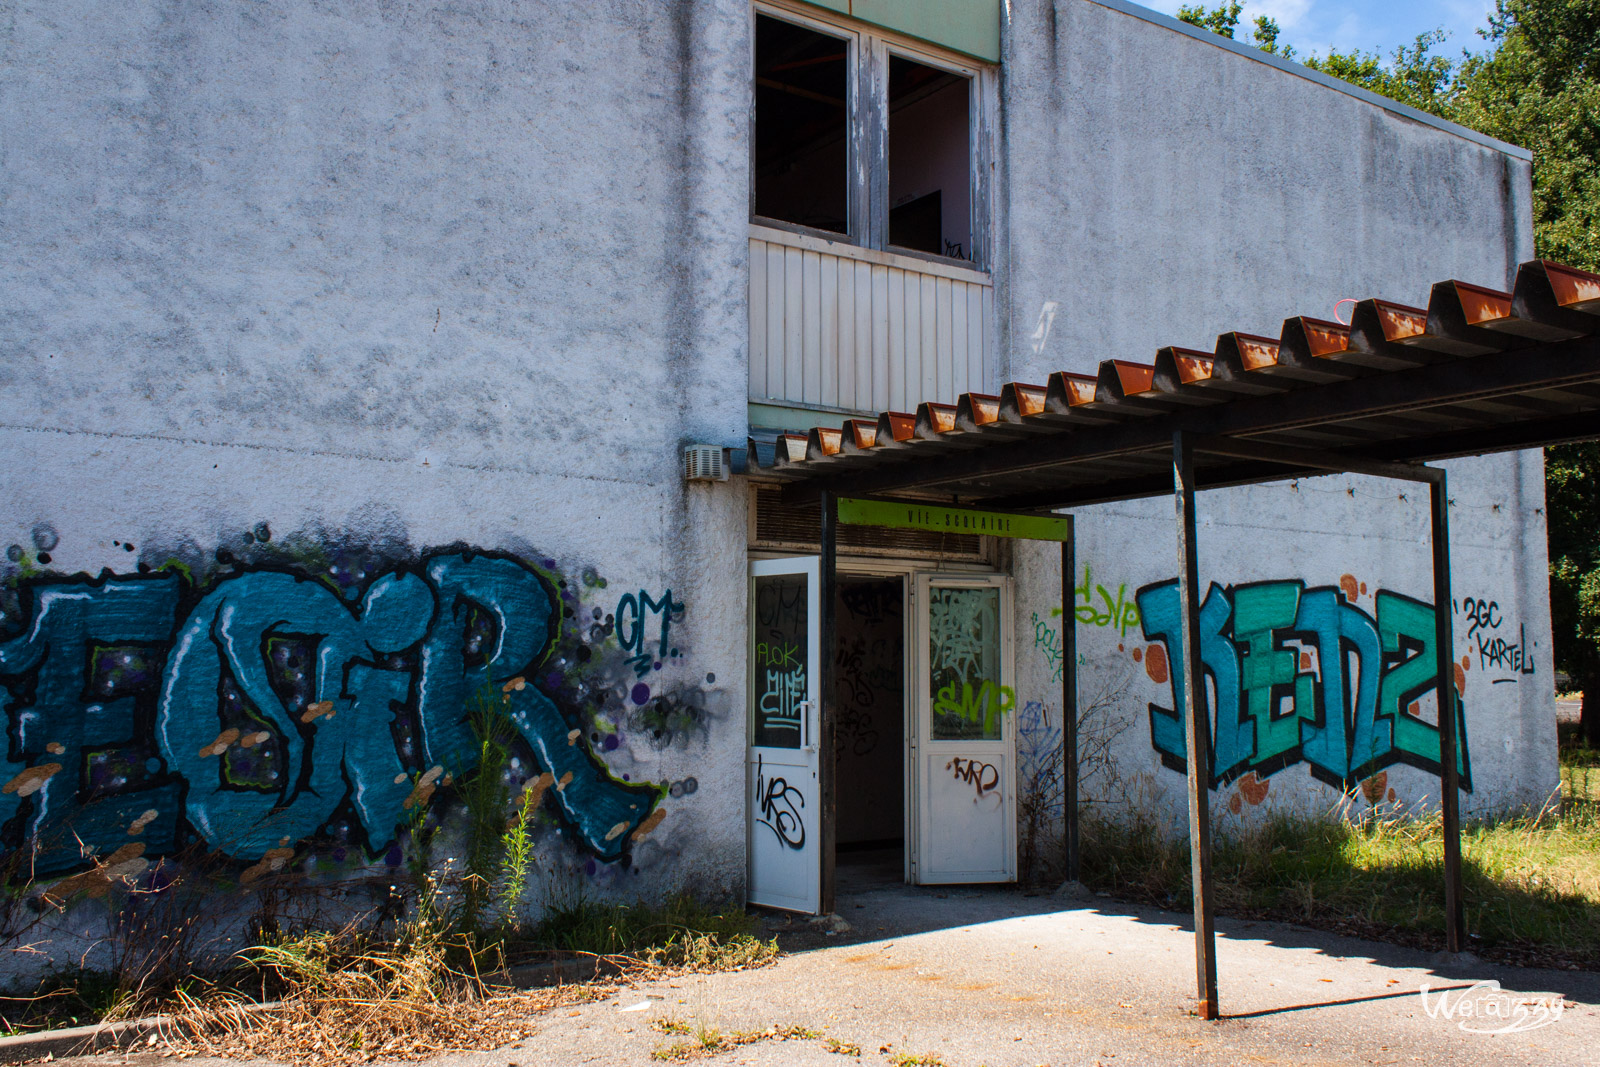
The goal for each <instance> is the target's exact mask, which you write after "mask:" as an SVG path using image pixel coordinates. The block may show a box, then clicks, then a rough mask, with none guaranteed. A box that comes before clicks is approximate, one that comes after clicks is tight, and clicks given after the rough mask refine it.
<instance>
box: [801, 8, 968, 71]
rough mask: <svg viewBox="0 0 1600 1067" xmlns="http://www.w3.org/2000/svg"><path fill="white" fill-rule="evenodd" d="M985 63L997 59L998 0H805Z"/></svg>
mask: <svg viewBox="0 0 1600 1067" xmlns="http://www.w3.org/2000/svg"><path fill="white" fill-rule="evenodd" d="M809 2H810V3H812V4H814V5H816V6H817V7H821V8H826V9H827V10H829V11H837V12H838V13H839V14H841V15H849V16H850V17H851V18H857V19H860V20H861V21H862V22H870V23H871V24H872V25H874V26H882V27H883V28H884V29H889V30H896V31H898V32H900V33H903V34H905V35H906V36H908V37H916V38H918V39H919V40H923V41H928V42H930V43H932V44H936V45H942V46H943V47H945V48H951V49H954V50H955V51H957V52H965V53H966V54H967V55H969V56H976V57H977V58H978V59H981V60H984V61H985V62H989V63H998V62H1000V0H809Z"/></svg>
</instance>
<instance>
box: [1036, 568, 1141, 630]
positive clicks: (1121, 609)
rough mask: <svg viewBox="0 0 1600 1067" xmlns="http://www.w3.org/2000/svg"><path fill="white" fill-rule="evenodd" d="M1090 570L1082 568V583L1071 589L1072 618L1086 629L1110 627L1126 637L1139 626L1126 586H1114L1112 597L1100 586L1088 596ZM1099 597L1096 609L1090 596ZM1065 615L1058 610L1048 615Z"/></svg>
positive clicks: (1134, 605) (1109, 591)
mask: <svg viewBox="0 0 1600 1067" xmlns="http://www.w3.org/2000/svg"><path fill="white" fill-rule="evenodd" d="M1090 586H1091V582H1090V570H1089V565H1088V564H1087V563H1085V564H1084V565H1083V581H1082V583H1080V584H1079V585H1076V586H1074V587H1073V590H1072V599H1073V609H1072V611H1073V616H1074V617H1075V618H1076V619H1077V620H1078V621H1079V622H1082V623H1087V624H1088V625H1090V626H1112V627H1115V628H1116V630H1117V633H1119V634H1121V635H1122V636H1123V637H1126V636H1127V635H1128V630H1129V629H1131V628H1132V627H1135V626H1137V625H1139V607H1138V605H1137V603H1136V602H1135V601H1134V600H1130V599H1128V586H1127V584H1126V583H1122V584H1119V585H1118V586H1117V592H1116V595H1115V596H1113V595H1112V594H1111V590H1109V589H1107V588H1106V587H1105V586H1103V585H1094V586H1093V590H1094V594H1093V596H1091V595H1090ZM1096 596H1097V597H1099V598H1100V606H1099V607H1096V606H1095V602H1094V597H1096ZM1064 614H1065V612H1064V611H1063V610H1062V609H1061V608H1051V609H1050V615H1051V616H1052V617H1053V618H1058V619H1059V618H1060V617H1061V616H1062V615H1064Z"/></svg>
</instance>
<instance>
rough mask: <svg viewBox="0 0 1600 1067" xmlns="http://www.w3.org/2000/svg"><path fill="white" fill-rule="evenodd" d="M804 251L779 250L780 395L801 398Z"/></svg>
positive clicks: (803, 367)
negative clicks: (780, 315)
mask: <svg viewBox="0 0 1600 1067" xmlns="http://www.w3.org/2000/svg"><path fill="white" fill-rule="evenodd" d="M804 260H805V253H804V252H801V251H800V249H798V248H785V249H784V250H783V397H784V399H785V400H793V401H797V402H802V401H804V400H805V395H806V393H805V378H804V376H803V375H804V373H805V365H804V361H803V357H802V350H803V338H802V335H801V330H802V329H803V328H804V325H805V301H804V299H803V293H802V292H801V288H800V286H801V275H802V274H803V273H804V271H803V270H802V269H801V266H802V264H803V262H804Z"/></svg>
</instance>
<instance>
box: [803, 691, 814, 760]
mask: <svg viewBox="0 0 1600 1067" xmlns="http://www.w3.org/2000/svg"><path fill="white" fill-rule="evenodd" d="M814 706H815V704H814V702H813V701H810V700H802V701H801V702H800V704H799V709H800V751H802V752H815V751H816V750H817V746H816V744H815V743H814V742H813V741H812V740H811V710H812V708H813V707H814Z"/></svg>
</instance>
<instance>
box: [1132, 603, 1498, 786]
mask: <svg viewBox="0 0 1600 1067" xmlns="http://www.w3.org/2000/svg"><path fill="white" fill-rule="evenodd" d="M1137 601H1138V605H1139V612H1140V616H1141V620H1142V628H1143V633H1144V636H1145V638H1146V639H1147V640H1150V641H1160V642H1161V643H1162V644H1163V645H1164V646H1165V647H1166V651H1167V657H1168V660H1169V663H1170V684H1171V687H1172V706H1171V707H1163V706H1161V705H1159V704H1155V703H1152V704H1150V706H1149V715H1150V740H1151V745H1152V747H1153V748H1155V750H1156V751H1157V752H1158V753H1159V754H1160V755H1161V757H1162V759H1163V760H1164V761H1165V762H1167V763H1168V764H1169V765H1171V766H1173V767H1174V768H1175V769H1180V770H1181V769H1183V767H1184V765H1185V760H1186V747H1187V746H1186V744H1185V738H1184V729H1183V722H1184V717H1185V714H1186V712H1185V703H1184V685H1183V678H1184V670H1185V666H1184V660H1183V646H1182V641H1181V626H1182V605H1181V603H1180V600H1179V597H1178V588H1177V582H1176V581H1175V580H1169V581H1165V582H1157V583H1154V584H1152V585H1148V586H1145V587H1143V588H1142V589H1140V590H1139V592H1138V595H1137ZM1434 640H1435V638H1434V609H1433V607H1432V606H1431V605H1429V604H1425V603H1423V602H1421V601H1417V600H1413V599H1411V598H1409V597H1405V596H1401V595H1400V594H1398V593H1392V592H1389V591H1386V590H1380V591H1379V592H1378V594H1377V597H1376V618H1373V617H1372V616H1369V615H1368V614H1366V613H1365V612H1363V611H1361V610H1360V609H1359V608H1357V607H1355V606H1354V605H1352V604H1349V603H1347V602H1346V601H1345V600H1344V598H1343V596H1342V595H1341V593H1340V591H1339V589H1338V588H1336V587H1331V586H1327V587H1318V588H1312V589H1307V588H1305V586H1304V583H1302V582H1300V581H1297V580H1282V581H1271V582H1258V583H1252V584H1249V585H1241V586H1237V587H1234V588H1232V589H1226V590H1225V589H1223V588H1222V587H1220V586H1218V585H1216V584H1213V585H1212V586H1211V587H1210V588H1209V590H1208V591H1207V594H1206V599H1205V601H1204V602H1203V603H1202V604H1201V608H1200V660H1201V665H1202V669H1203V672H1204V677H1205V679H1206V681H1207V683H1208V684H1207V685H1206V689H1207V693H1206V700H1205V704H1206V706H1205V708H1204V710H1205V711H1206V712H1207V728H1208V730H1209V732H1210V737H1211V739H1212V762H1211V771H1210V780H1211V784H1212V785H1213V786H1216V785H1218V784H1222V783H1225V782H1227V781H1230V780H1232V779H1233V778H1236V777H1238V776H1239V775H1241V774H1243V773H1244V772H1246V771H1255V772H1256V773H1257V774H1258V775H1261V776H1266V775H1270V774H1272V773H1274V772H1276V771H1278V770H1281V769H1282V768H1284V767H1287V766H1291V765H1293V764H1294V763H1297V762H1300V761H1302V760H1304V761H1305V762H1306V763H1308V764H1309V765H1310V767H1311V771H1312V773H1313V774H1315V775H1316V776H1317V777H1318V778H1321V779H1323V780H1324V781H1327V782H1329V783H1331V784H1334V785H1337V786H1339V787H1340V788H1344V789H1348V788H1351V787H1352V786H1354V785H1355V784H1356V783H1358V782H1360V781H1361V780H1362V779H1364V778H1366V777H1369V776H1371V775H1372V774H1374V773H1376V772H1377V771H1379V770H1381V769H1382V768H1384V767H1386V766H1389V765H1391V764H1394V763H1406V764H1409V765H1411V766H1415V767H1419V768H1421V769H1424V770H1427V771H1430V772H1432V773H1435V774H1437V773H1439V769H1440V753H1441V747H1440V745H1441V742H1440V735H1439V728H1438V726H1437V725H1436V724H1434V723H1430V722H1428V721H1426V720H1424V719H1422V718H1421V717H1420V716H1419V715H1417V714H1413V713H1412V710H1411V709H1412V708H1413V707H1414V706H1415V705H1416V703H1417V702H1418V701H1420V700H1423V699H1425V698H1426V697H1428V696H1429V695H1431V694H1432V693H1434V692H1435V689H1436V679H1437V668H1436V659H1435V651H1434ZM1352 678H1354V679H1355V681H1354V683H1353V686H1352ZM1451 692H1452V695H1453V700H1452V704H1453V707H1452V709H1451V712H1452V713H1453V714H1454V715H1455V716H1456V726H1457V730H1456V733H1457V737H1458V740H1459V745H1458V748H1457V767H1458V769H1459V771H1460V772H1461V781H1462V786H1463V788H1465V789H1467V790H1468V791H1470V790H1471V788H1472V783H1471V761H1470V759H1469V758H1468V754H1467V736H1466V716H1465V709H1464V708H1463V706H1462V702H1461V698H1460V695H1459V694H1458V693H1456V692H1455V691H1454V688H1453V687H1452V690H1451ZM1213 695H1214V702H1215V703H1216V704H1217V705H1218V708H1216V709H1213V708H1212V707H1211V704H1212V703H1213Z"/></svg>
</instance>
